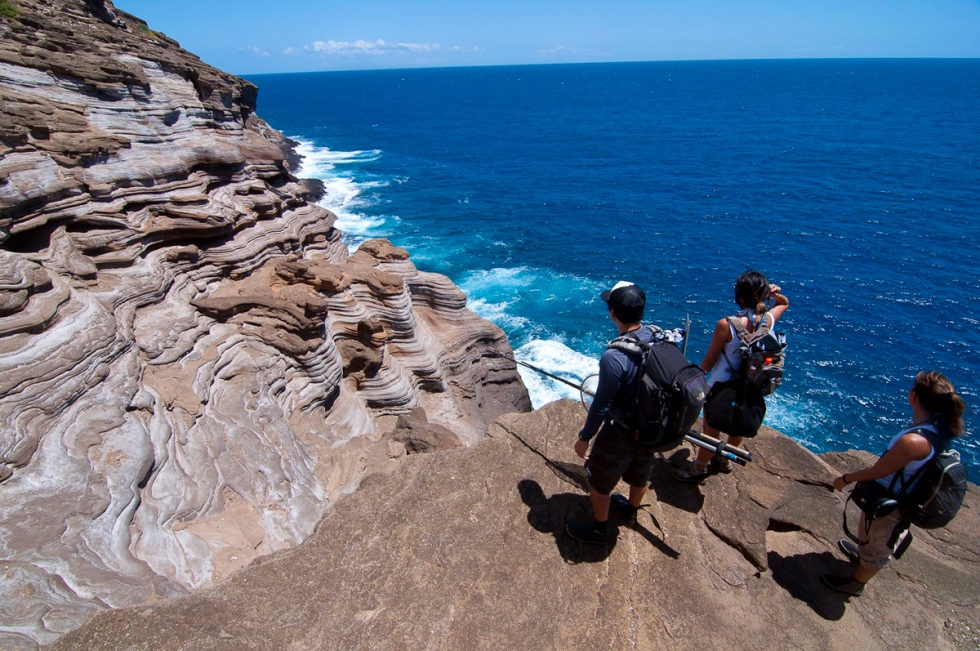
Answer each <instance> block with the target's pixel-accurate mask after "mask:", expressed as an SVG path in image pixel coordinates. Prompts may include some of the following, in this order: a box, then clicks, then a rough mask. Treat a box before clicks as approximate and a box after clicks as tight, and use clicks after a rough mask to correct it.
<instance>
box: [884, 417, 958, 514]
mask: <svg viewBox="0 0 980 651" xmlns="http://www.w3.org/2000/svg"><path fill="white" fill-rule="evenodd" d="M914 431H915V433H916V434H919V435H920V436H922V437H924V438H926V439H928V441H929V444H930V445H932V449H933V451H934V454H933V455H932V457H931V458H930V459H929V460H928V461H926V462H925V463H924V464H923V465H922V467H920V468H919V469H918V470H916V471H915V473H913V474H912V476H911V477H909V479H908V482H906V481H905V477H904V475H903V473H902V472H901V471H899V472H896V473H895V477H894V479H892V482H891V486H890V487H889V488H890V490H891V492H892V493H893V494H894V495H895V499H896V500H897V501H898V509H899V511H900V512H901V514H902V517H903V518H905V519H906V520H908V521H909V522H911V523H912V524H914V525H915V526H917V527H919V528H920V529H939V528H941V527H945V526H946V525H947V524H949V523H950V522H951V521H952V520H953V518H954V517H955V516H956V514H957V513H958V512H959V510H960V507H961V506H962V505H963V497H964V496H965V495H966V484H967V477H966V466H964V465H963V463H962V462H961V461H960V453H959V452H957V451H956V450H950V449H948V447H949V438H948V437H946V436H943V435H942V434H937V433H936V432H933V431H932V430H930V429H926V428H920V429H917V430H914ZM916 480H918V481H916Z"/></svg>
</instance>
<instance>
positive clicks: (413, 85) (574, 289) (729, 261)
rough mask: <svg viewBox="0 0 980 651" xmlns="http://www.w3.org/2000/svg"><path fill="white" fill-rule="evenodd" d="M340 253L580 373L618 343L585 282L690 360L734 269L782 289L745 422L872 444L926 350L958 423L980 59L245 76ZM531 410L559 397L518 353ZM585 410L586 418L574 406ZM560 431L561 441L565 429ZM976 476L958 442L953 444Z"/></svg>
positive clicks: (974, 278)
mask: <svg viewBox="0 0 980 651" xmlns="http://www.w3.org/2000/svg"><path fill="white" fill-rule="evenodd" d="M247 78H248V79H249V80H250V81H252V82H254V83H256V84H257V85H258V86H259V100H258V114H259V115H260V116H261V117H263V118H264V119H265V120H267V121H268V122H269V123H270V124H271V125H272V126H273V127H275V128H277V129H279V130H281V131H282V132H283V133H284V134H285V135H287V136H289V137H290V138H293V139H295V140H296V141H297V142H299V143H300V144H299V147H298V148H297V151H298V153H299V154H300V155H302V156H303V167H302V169H301V170H300V171H299V176H303V177H313V178H318V179H321V180H322V181H323V182H324V185H325V189H326V194H325V196H324V198H323V200H322V202H321V203H322V205H324V207H326V208H328V209H330V210H331V211H333V212H334V213H335V214H336V215H337V217H338V223H337V226H338V228H340V229H341V230H342V231H343V232H344V234H345V238H346V240H347V243H348V245H349V246H350V247H351V248H352V249H354V248H356V246H357V245H358V244H359V243H360V242H362V241H364V240H365V239H368V238H372V237H386V238H388V239H390V240H391V241H392V242H393V243H395V244H396V245H398V246H403V247H405V248H406V249H408V250H409V252H410V253H411V256H412V260H413V262H414V263H415V264H416V265H417V266H418V267H419V268H420V269H422V270H425V271H433V272H438V273H442V274H445V275H447V276H448V277H449V278H451V279H452V280H453V281H454V282H455V283H456V284H457V285H459V286H460V288H461V289H463V291H465V292H466V294H467V296H468V306H469V307H470V309H472V310H473V311H475V312H477V313H478V314H480V315H481V316H484V317H485V318H487V319H489V320H491V321H494V322H495V323H497V324H498V325H499V326H500V327H501V328H503V330H504V331H505V332H506V333H507V335H508V337H509V338H510V340H511V343H512V345H513V347H514V349H515V351H516V355H517V357H518V359H521V360H523V361H526V362H528V363H530V364H533V365H535V366H538V367H540V368H543V369H545V370H547V371H548V372H550V373H554V374H557V375H560V376H562V377H565V378H567V379H569V380H570V381H573V382H578V381H580V380H582V379H583V378H584V377H586V376H587V375H589V374H591V373H594V372H595V371H596V369H597V364H598V362H597V360H598V357H599V356H600V355H601V354H602V351H603V350H604V348H605V344H606V342H607V341H608V340H609V339H611V338H612V337H613V336H615V334H616V333H615V329H614V327H613V325H612V323H611V322H610V321H609V319H608V316H607V314H606V311H605V309H604V306H603V304H602V302H601V300H600V299H599V297H598V294H599V292H600V291H601V290H602V289H605V288H608V287H609V286H611V285H612V284H613V283H615V282H616V281H618V280H623V279H625V280H630V281H633V282H636V283H637V284H638V285H640V286H641V287H643V289H644V290H645V291H646V293H647V300H648V308H647V316H646V319H645V322H648V323H655V324H657V325H660V326H662V327H667V328H672V327H681V326H683V325H684V321H685V319H686V318H687V317H688V316H690V319H691V332H690V337H689V349H688V357H689V358H690V359H691V360H692V361H693V362H695V363H697V362H698V361H700V359H701V357H702V356H703V354H704V351H705V349H706V348H707V344H708V342H709V340H710V335H711V330H712V328H713V326H714V323H715V322H716V321H717V320H718V319H719V318H721V317H723V316H725V315H727V314H731V313H733V312H734V311H735V309H736V308H735V306H734V303H733V301H732V291H731V287H732V283H733V282H734V279H735V277H736V276H737V275H738V274H739V273H741V272H742V271H745V270H746V269H750V268H754V269H758V270H760V271H762V272H763V273H765V274H766V275H767V276H768V277H769V279H770V280H771V281H773V282H776V283H778V284H780V285H781V286H782V287H783V291H784V293H785V294H786V295H787V296H788V297H789V298H790V301H791V306H790V308H789V310H788V311H787V312H786V315H785V316H784V318H783V319H782V320H781V321H780V327H781V329H783V330H785V331H786V333H787V337H788V341H789V349H788V355H787V369H786V377H785V381H784V385H783V386H782V387H781V388H780V389H779V391H778V392H777V393H776V394H775V395H774V396H772V397H771V398H770V400H769V413H768V415H767V418H766V424H767V425H770V426H772V427H775V428H777V429H779V430H781V431H783V432H785V433H786V434H788V435H789V436H791V437H792V438H794V439H796V440H797V441H800V442H801V443H802V444H804V445H806V446H807V447H808V448H810V449H812V450H814V451H816V452H826V451H830V450H845V449H849V448H859V449H866V450H870V451H872V452H875V453H879V452H881V451H882V449H883V448H884V446H885V445H886V444H887V442H888V440H889V439H890V438H891V437H892V436H893V435H894V434H895V433H897V431H898V430H899V429H900V428H901V427H903V426H904V425H905V424H907V422H908V420H909V418H910V412H909V408H908V405H907V402H906V396H907V392H908V388H909V387H910V386H911V382H912V379H913V377H914V375H915V373H916V372H918V371H919V370H923V369H931V368H935V369H937V370H940V371H942V372H943V373H945V374H946V375H947V376H949V377H950V379H951V380H952V381H953V382H954V384H956V386H957V389H958V391H959V392H960V393H961V394H962V395H963V396H964V399H965V400H966V401H967V405H968V413H967V428H968V431H969V430H970V429H971V425H972V423H973V422H974V421H975V419H974V417H973V415H972V414H973V413H974V411H973V409H974V405H975V404H976V399H977V386H976V379H975V378H976V377H977V376H978V374H980V355H978V352H980V328H978V326H980V281H978V278H980V274H978V273H977V271H976V269H975V266H974V264H973V261H972V257H973V252H974V251H975V248H976V246H975V244H974V240H975V239H976V236H977V235H978V231H980V229H978V227H977V226H976V225H975V217H976V215H977V214H978V213H980V196H978V193H977V190H976V188H978V187H980V160H978V155H980V154H978V152H980V124H978V122H977V120H976V119H975V116H976V115H978V114H980V60H977V59H853V60H848V59H793V60H747V61H691V62H650V63H615V64H612V63H610V64H562V65H547V66H499V67H491V68H480V67H472V68H425V69H399V70H383V71H365V72H324V73H291V74H277V75H254V76H248V77H247ZM521 374H522V377H523V379H524V381H525V383H526V384H527V386H528V389H529V391H530V393H531V396H532V402H533V403H534V405H535V407H539V406H541V405H542V404H545V403H546V402H549V401H551V400H554V399H557V398H559V397H572V398H575V399H577V398H578V395H577V392H576V391H575V390H574V389H572V388H570V387H567V386H564V385H562V384H560V383H556V382H553V381H551V380H549V379H547V378H545V377H543V376H541V375H539V374H536V373H534V372H533V371H529V370H528V369H525V368H522V369H521ZM583 416H584V412H583ZM574 434H575V433H574V432H570V433H569V440H570V441H571V440H572V439H573V437H574ZM955 447H956V448H957V449H959V450H960V451H961V453H962V454H963V456H964V459H965V460H966V461H967V463H968V464H969V465H970V476H971V479H972V481H974V482H977V481H978V478H980V471H978V464H977V461H978V459H980V447H978V444H977V443H976V441H975V437H972V436H968V437H966V438H964V439H963V440H961V441H958V442H957V443H956V444H955Z"/></svg>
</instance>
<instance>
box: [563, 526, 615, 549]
mask: <svg viewBox="0 0 980 651" xmlns="http://www.w3.org/2000/svg"><path fill="white" fill-rule="evenodd" d="M565 531H566V532H568V535H569V536H571V537H572V538H574V539H575V540H577V541H579V542H580V543H585V544H586V545H605V544H606V537H605V536H604V535H602V534H601V533H599V532H598V531H596V530H595V528H593V526H592V523H591V522H569V523H568V524H566V525H565Z"/></svg>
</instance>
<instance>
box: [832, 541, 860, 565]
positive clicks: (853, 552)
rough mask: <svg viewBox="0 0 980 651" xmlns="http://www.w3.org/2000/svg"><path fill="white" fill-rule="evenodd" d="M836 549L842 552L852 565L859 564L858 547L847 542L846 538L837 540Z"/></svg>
mask: <svg viewBox="0 0 980 651" xmlns="http://www.w3.org/2000/svg"><path fill="white" fill-rule="evenodd" d="M837 549H839V550H841V551H842V552H844V556H847V558H849V559H850V561H851V562H852V563H860V562H861V551H860V549H858V546H857V545H855V544H854V543H852V542H851V541H850V540H847V539H846V538H841V539H840V540H838V541H837Z"/></svg>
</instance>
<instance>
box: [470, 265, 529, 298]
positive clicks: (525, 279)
mask: <svg viewBox="0 0 980 651" xmlns="http://www.w3.org/2000/svg"><path fill="white" fill-rule="evenodd" d="M538 275H539V274H537V273H535V272H532V271H531V270H529V269H528V268H527V267H510V268H507V267H494V268H493V269H478V270H477V271H473V272H471V273H470V274H469V275H468V276H466V277H465V278H464V279H463V280H462V281H461V282H460V283H459V287H460V289H462V290H463V291H464V292H466V293H467V294H488V293H493V294H496V293H498V292H500V291H504V290H508V289H510V290H515V289H521V288H524V287H529V286H531V285H532V284H533V283H534V281H535V278H536V277H538ZM488 290H492V291H488Z"/></svg>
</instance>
